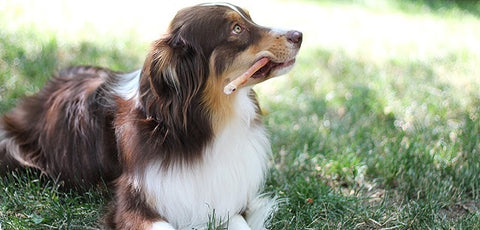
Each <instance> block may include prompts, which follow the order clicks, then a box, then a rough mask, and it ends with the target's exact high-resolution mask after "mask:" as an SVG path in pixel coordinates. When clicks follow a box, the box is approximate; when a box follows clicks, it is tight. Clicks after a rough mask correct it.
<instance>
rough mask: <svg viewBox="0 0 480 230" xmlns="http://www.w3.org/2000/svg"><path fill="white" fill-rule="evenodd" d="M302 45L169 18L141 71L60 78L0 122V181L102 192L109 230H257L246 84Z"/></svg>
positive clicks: (193, 10) (258, 203)
mask: <svg viewBox="0 0 480 230" xmlns="http://www.w3.org/2000/svg"><path fill="white" fill-rule="evenodd" d="M301 43H302V33H300V32H298V31H282V30H276V29H270V28H266V27H262V26H259V25H257V24H255V23H254V22H253V21H252V19H251V18H250V15H249V14H248V12H247V11H245V10H243V9H241V8H239V7H237V6H234V5H230V4H226V3H219V4H202V5H197V6H193V7H189V8H185V9H183V10H181V11H179V12H178V13H177V15H176V16H175V18H174V19H173V21H172V22H171V24H170V27H169V29H168V32H167V34H166V35H164V36H163V37H162V38H160V39H159V40H157V41H155V42H154V44H153V45H152V48H151V51H150V52H149V54H148V55H147V57H146V60H145V63H144V66H143V68H142V69H140V70H137V71H134V72H131V73H125V74H124V73H117V72H112V71H110V70H108V69H103V68H98V67H72V68H68V69H65V70H62V71H60V72H59V73H58V75H57V76H55V77H53V79H52V80H50V81H49V82H48V83H47V84H46V85H45V87H44V88H43V89H42V90H41V91H40V92H38V93H37V94H35V95H33V96H30V97H27V98H26V99H25V100H24V101H23V102H22V103H21V104H19V105H18V106H17V107H16V108H14V109H13V110H12V111H11V112H9V113H7V114H5V115H4V116H3V117H2V118H1V120H0V171H4V172H5V171H8V170H11V169H14V168H17V167H34V168H37V169H39V170H41V171H42V172H44V173H45V174H47V175H49V176H52V177H55V178H59V179H60V180H62V181H64V183H65V184H66V185H67V186H76V187H85V186H90V185H95V184H97V183H100V182H102V181H106V182H112V181H114V182H115V183H114V186H115V187H114V188H115V198H114V204H113V207H112V211H111V214H110V216H109V217H108V218H107V219H108V220H109V221H108V225H109V227H110V228H113V229H162V230H167V229H204V228H205V226H206V224H207V223H208V222H209V220H210V221H211V216H212V214H213V212H214V213H215V216H216V217H217V218H218V219H222V220H228V221H226V222H227V223H225V225H228V228H229V229H233V230H240V229H242V230H246V229H265V227H264V222H265V220H266V218H267V216H268V215H269V213H270V212H271V209H272V208H273V206H274V201H272V200H271V199H269V198H265V197H263V196H262V195H261V194H260V192H261V189H262V185H263V183H264V177H265V173H266V169H267V161H268V157H269V153H270V145H269V141H268V138H267V135H266V133H265V129H264V127H263V125H262V121H261V115H260V109H259V107H258V103H257V101H256V97H255V93H254V92H253V91H252V86H253V85H254V84H257V83H260V82H263V81H265V80H267V79H270V78H272V77H274V76H277V75H281V74H284V73H286V72H287V71H288V70H290V69H291V68H292V66H293V64H294V62H295V56H296V55H297V52H298V50H299V48H300V45H301Z"/></svg>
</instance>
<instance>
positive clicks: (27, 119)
mask: <svg viewBox="0 0 480 230" xmlns="http://www.w3.org/2000/svg"><path fill="white" fill-rule="evenodd" d="M113 76H115V73H113V72H111V71H108V70H106V69H102V68H96V67H86V66H80V67H72V68H68V69H65V70H62V71H60V73H59V74H58V76H55V77H54V78H52V79H51V80H50V81H49V82H48V83H47V84H46V85H45V87H44V88H43V89H42V90H41V91H40V92H38V93H37V94H35V95H33V96H30V97H27V98H26V99H25V100H23V102H22V103H21V104H19V105H18V106H17V107H16V108H14V109H13V110H12V111H11V112H9V113H8V114H5V115H4V116H3V117H1V120H0V171H6V170H12V169H14V168H16V167H20V166H31V167H35V168H38V169H40V170H42V171H43V172H45V173H46V174H47V175H50V176H53V177H58V179H61V181H64V182H65V183H66V184H67V185H79V184H96V183H98V182H100V181H101V180H106V181H110V180H113V179H114V178H116V177H117V176H118V175H119V173H120V167H112V166H118V163H117V164H112V162H118V158H117V156H116V155H117V151H116V145H105V144H104V143H115V133H114V130H113V124H112V123H113V119H114V116H113V114H114V111H115V109H116V108H115V103H114V98H113V97H112V96H110V95H109V93H108V87H107V82H109V81H111V79H112V78H113ZM47 140H48V141H47ZM79 153H81V154H79ZM105 162H108V164H107V163H105Z"/></svg>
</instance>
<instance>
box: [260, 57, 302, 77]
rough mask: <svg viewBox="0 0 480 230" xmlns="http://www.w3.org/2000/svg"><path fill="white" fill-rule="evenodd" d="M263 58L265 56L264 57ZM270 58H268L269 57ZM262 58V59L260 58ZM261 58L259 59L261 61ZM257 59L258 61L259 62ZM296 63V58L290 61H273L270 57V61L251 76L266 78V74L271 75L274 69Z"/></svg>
mask: <svg viewBox="0 0 480 230" xmlns="http://www.w3.org/2000/svg"><path fill="white" fill-rule="evenodd" d="M262 59H263V58H262ZM267 59H268V58H267ZM260 60H261V59H260ZM260 60H259V61H260ZM259 61H257V62H259ZM294 63H295V59H292V60H290V61H286V62H281V63H278V62H273V61H271V60H270V59H268V62H267V63H266V64H265V65H264V66H262V67H261V68H260V69H259V70H257V71H256V72H255V73H254V74H253V75H252V76H251V78H264V77H266V76H269V75H270V74H271V73H272V71H274V70H276V69H282V68H285V67H288V66H291V65H293V64H294Z"/></svg>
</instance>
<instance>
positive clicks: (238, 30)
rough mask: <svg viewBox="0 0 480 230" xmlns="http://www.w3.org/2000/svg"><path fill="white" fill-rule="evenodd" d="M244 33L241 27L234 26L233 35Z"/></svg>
mask: <svg viewBox="0 0 480 230" xmlns="http://www.w3.org/2000/svg"><path fill="white" fill-rule="evenodd" d="M242 31H243V28H242V27H241V26H240V25H238V24H236V25H235V26H233V29H232V33H234V34H240V33H242Z"/></svg>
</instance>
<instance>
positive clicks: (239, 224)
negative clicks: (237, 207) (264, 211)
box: [228, 215, 251, 230]
mask: <svg viewBox="0 0 480 230" xmlns="http://www.w3.org/2000/svg"><path fill="white" fill-rule="evenodd" d="M228 230H251V228H250V227H249V226H248V224H247V221H245V219H244V218H243V216H241V215H235V216H232V217H230V219H229V220H228Z"/></svg>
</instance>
